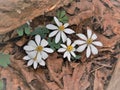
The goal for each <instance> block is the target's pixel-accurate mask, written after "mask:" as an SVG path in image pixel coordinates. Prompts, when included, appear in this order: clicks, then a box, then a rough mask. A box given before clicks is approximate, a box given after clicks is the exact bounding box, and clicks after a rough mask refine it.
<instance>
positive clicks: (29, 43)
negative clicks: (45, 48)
mask: <svg viewBox="0 0 120 90" xmlns="http://www.w3.org/2000/svg"><path fill="white" fill-rule="evenodd" d="M28 45H29V46H33V47H37V45H36V43H35V42H34V41H33V40H30V41H29V42H28Z"/></svg>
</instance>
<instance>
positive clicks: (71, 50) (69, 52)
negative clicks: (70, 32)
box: [58, 38, 76, 61]
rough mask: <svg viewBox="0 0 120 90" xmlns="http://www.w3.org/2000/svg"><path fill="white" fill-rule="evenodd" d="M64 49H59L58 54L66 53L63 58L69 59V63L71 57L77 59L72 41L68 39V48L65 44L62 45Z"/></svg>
mask: <svg viewBox="0 0 120 90" xmlns="http://www.w3.org/2000/svg"><path fill="white" fill-rule="evenodd" d="M61 46H62V48H60V49H58V52H65V53H64V55H63V57H64V58H65V57H67V58H68V60H69V61H71V60H70V59H71V55H72V56H73V57H76V54H75V53H74V52H75V44H71V40H70V39H69V38H67V46H66V45H65V44H61Z"/></svg>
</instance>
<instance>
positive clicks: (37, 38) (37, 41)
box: [35, 35, 41, 46]
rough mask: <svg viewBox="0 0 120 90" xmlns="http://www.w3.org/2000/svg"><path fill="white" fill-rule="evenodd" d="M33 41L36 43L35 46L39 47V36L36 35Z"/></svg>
mask: <svg viewBox="0 0 120 90" xmlns="http://www.w3.org/2000/svg"><path fill="white" fill-rule="evenodd" d="M35 41H36V43H37V45H38V46H39V44H40V41H41V37H40V35H36V36H35Z"/></svg>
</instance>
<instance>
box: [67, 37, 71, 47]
mask: <svg viewBox="0 0 120 90" xmlns="http://www.w3.org/2000/svg"><path fill="white" fill-rule="evenodd" d="M69 45H71V40H70V39H69V38H67V46H69Z"/></svg>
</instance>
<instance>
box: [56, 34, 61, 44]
mask: <svg viewBox="0 0 120 90" xmlns="http://www.w3.org/2000/svg"><path fill="white" fill-rule="evenodd" d="M59 41H60V32H59V33H58V34H57V35H56V37H55V43H58V42H59Z"/></svg>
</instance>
